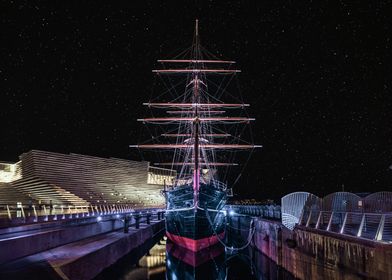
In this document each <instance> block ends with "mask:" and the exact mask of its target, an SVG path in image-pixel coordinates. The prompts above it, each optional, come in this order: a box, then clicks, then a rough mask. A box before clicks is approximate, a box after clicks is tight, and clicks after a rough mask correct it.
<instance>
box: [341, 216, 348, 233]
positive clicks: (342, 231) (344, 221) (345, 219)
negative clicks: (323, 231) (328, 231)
mask: <svg viewBox="0 0 392 280" xmlns="http://www.w3.org/2000/svg"><path fill="white" fill-rule="evenodd" d="M347 216H348V213H347V212H346V214H345V215H344V219H343V225H342V228H341V229H340V233H341V234H343V233H344V228H345V227H346V222H347Z"/></svg>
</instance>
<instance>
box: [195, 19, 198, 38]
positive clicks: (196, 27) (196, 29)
mask: <svg viewBox="0 0 392 280" xmlns="http://www.w3.org/2000/svg"><path fill="white" fill-rule="evenodd" d="M195 34H196V38H197V37H199V20H198V19H196V21H195Z"/></svg>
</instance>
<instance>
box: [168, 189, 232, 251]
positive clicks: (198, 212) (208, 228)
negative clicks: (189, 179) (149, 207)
mask: <svg viewBox="0 0 392 280" xmlns="http://www.w3.org/2000/svg"><path fill="white" fill-rule="evenodd" d="M166 199H167V205H168V211H167V212H166V236H167V237H168V238H169V239H170V240H171V241H172V242H174V243H175V244H177V245H179V246H181V247H184V248H187V249H188V250H191V251H193V252H198V251H200V250H202V249H205V248H208V247H210V246H212V245H214V244H216V243H218V242H219V240H222V239H223V238H224V234H225V232H224V226H225V223H224V221H225V215H224V212H223V211H222V208H223V207H224V205H225V202H226V191H225V190H222V189H219V188H215V187H214V186H212V185H201V186H200V189H199V193H198V199H197V201H198V206H199V207H194V205H193V204H194V203H193V201H194V199H193V188H192V186H183V187H180V188H177V189H175V190H172V191H168V192H167V193H166Z"/></svg>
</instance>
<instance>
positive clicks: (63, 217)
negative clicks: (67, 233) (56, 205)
mask: <svg viewBox="0 0 392 280" xmlns="http://www.w3.org/2000/svg"><path fill="white" fill-rule="evenodd" d="M61 214H62V215H63V216H62V217H61V219H62V220H64V219H65V214H64V205H61Z"/></svg>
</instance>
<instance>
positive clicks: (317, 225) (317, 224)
mask: <svg viewBox="0 0 392 280" xmlns="http://www.w3.org/2000/svg"><path fill="white" fill-rule="evenodd" d="M322 213H323V211H320V213H319V216H318V218H317V223H316V226H315V227H314V228H316V229H318V228H319V225H320V220H321V215H322Z"/></svg>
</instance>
